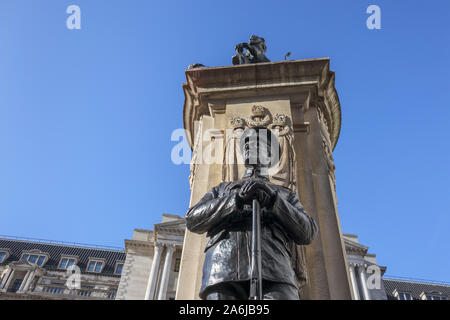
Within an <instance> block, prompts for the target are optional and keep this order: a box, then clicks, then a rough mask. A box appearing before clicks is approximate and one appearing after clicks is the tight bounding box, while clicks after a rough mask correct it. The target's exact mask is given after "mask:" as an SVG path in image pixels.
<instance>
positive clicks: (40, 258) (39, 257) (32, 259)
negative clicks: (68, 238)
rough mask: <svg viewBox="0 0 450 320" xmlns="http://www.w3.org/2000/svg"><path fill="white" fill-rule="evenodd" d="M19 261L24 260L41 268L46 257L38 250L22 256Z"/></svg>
mask: <svg viewBox="0 0 450 320" xmlns="http://www.w3.org/2000/svg"><path fill="white" fill-rule="evenodd" d="M21 260H25V261H28V262H29V263H31V264H35V265H37V266H39V267H42V266H43V265H44V264H45V263H46V262H47V260H48V255H46V254H43V253H42V252H40V251H39V250H33V251H32V252H29V253H24V254H22V259H21Z"/></svg>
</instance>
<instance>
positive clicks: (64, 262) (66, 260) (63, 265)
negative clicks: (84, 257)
mask: <svg viewBox="0 0 450 320" xmlns="http://www.w3.org/2000/svg"><path fill="white" fill-rule="evenodd" d="M76 263H77V259H76V258H75V257H64V256H63V257H61V261H60V262H59V266H58V268H59V269H64V270H67V269H69V268H70V267H71V266H73V265H75V264H76Z"/></svg>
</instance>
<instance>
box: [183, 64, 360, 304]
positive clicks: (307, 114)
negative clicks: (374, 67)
mask: <svg viewBox="0 0 450 320" xmlns="http://www.w3.org/2000/svg"><path fill="white" fill-rule="evenodd" d="M186 79H187V82H186V83H185V84H183V90H184V94H185V103H184V110H183V117H184V127H185V129H186V131H187V136H188V140H189V143H190V145H191V147H192V149H193V163H192V164H191V176H190V182H191V199H190V205H193V204H195V203H196V202H197V201H198V200H199V199H200V198H201V197H202V196H203V195H204V194H205V193H206V192H207V191H209V189H211V188H212V187H214V186H216V185H218V184H219V183H220V182H222V180H223V177H224V176H227V175H224V170H227V168H224V167H223V164H222V162H223V158H224V155H225V153H226V150H225V147H226V146H228V145H229V144H228V142H229V141H230V137H231V133H232V132H233V131H232V130H233V129H236V128H237V125H236V121H235V119H236V118H242V119H245V121H246V124H247V126H252V125H256V124H259V125H263V126H267V127H269V128H270V127H271V126H274V125H275V124H276V123H275V122H276V121H275V120H276V119H278V120H279V119H280V117H279V115H282V117H281V119H287V122H286V123H285V125H286V126H287V128H286V129H288V131H286V132H289V133H288V135H289V139H287V140H286V141H287V142H288V143H290V145H291V147H292V150H293V154H294V156H293V157H291V160H292V159H293V160H292V161H291V167H292V168H290V170H289V172H291V173H290V175H291V177H292V178H291V180H294V181H291V182H293V183H294V184H293V185H289V187H291V188H292V189H295V190H297V191H298V192H299V196H300V200H301V202H302V204H303V205H304V207H305V209H306V210H307V212H308V213H309V214H310V215H311V216H312V217H313V218H314V219H315V221H316V222H317V224H318V226H319V233H318V235H317V236H316V238H315V240H314V241H313V242H312V244H311V245H309V246H305V247H304V248H302V250H300V251H303V252H304V255H303V258H304V259H303V260H305V261H306V262H305V269H306V270H305V271H306V272H305V274H306V275H307V281H306V283H304V284H303V286H302V289H301V298H302V299H352V291H351V284H350V277H349V274H348V262H347V259H346V255H345V249H344V242H343V236H342V231H341V226H340V221H339V215H338V212H337V206H336V194H335V177H334V163H333V158H332V150H333V149H334V147H335V145H336V143H337V140H338V137H339V131H340V125H341V112H340V104H339V98H338V95H337V92H336V89H335V87H334V72H332V71H330V70H329V59H328V58H320V59H309V60H294V61H283V62H268V63H258V64H248V65H238V66H227V67H216V68H195V69H190V70H187V71H186ZM255 106H257V107H255ZM261 110H264V114H261ZM283 117H284V118H283ZM281 127H283V126H281ZM292 173H294V174H292ZM288 175H289V174H288ZM228 176H230V175H228ZM273 182H274V183H276V182H275V181H273ZM207 240H208V239H206V237H205V236H204V235H202V236H200V235H197V234H193V233H190V232H188V231H186V235H185V240H184V248H183V256H182V260H181V268H180V275H179V281H178V289H177V299H199V298H198V293H199V289H200V285H201V278H202V267H203V259H204V253H203V250H204V247H205V244H206V242H207ZM301 260H302V259H301Z"/></svg>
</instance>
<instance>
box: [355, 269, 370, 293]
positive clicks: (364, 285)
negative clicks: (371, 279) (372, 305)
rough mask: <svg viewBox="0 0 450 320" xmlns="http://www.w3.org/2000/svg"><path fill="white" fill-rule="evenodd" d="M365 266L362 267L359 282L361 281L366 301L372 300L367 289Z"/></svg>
mask: <svg viewBox="0 0 450 320" xmlns="http://www.w3.org/2000/svg"><path fill="white" fill-rule="evenodd" d="M365 269H366V268H365V266H364V265H361V266H360V267H359V268H358V270H359V280H360V281H361V287H362V291H363V296H364V300H370V293H369V289H368V288H367V279H366V270H365Z"/></svg>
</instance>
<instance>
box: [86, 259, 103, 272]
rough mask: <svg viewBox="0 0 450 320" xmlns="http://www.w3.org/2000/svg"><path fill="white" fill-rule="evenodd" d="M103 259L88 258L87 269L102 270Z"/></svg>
mask: <svg viewBox="0 0 450 320" xmlns="http://www.w3.org/2000/svg"><path fill="white" fill-rule="evenodd" d="M102 268H103V261H99V260H89V263H88V268H87V271H89V272H97V273H100V272H102Z"/></svg>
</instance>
